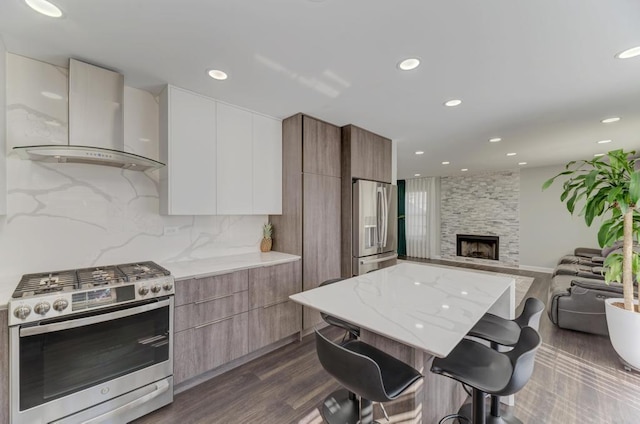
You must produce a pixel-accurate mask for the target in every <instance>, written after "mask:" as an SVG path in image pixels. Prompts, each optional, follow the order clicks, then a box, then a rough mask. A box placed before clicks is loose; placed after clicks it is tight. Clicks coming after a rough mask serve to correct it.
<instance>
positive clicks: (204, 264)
mask: <svg viewBox="0 0 640 424" xmlns="http://www.w3.org/2000/svg"><path fill="white" fill-rule="evenodd" d="M297 260H300V256H296V255H290V254H288V253H280V252H266V253H262V252H255V253H245V254H242V255H232V256H219V257H215V258H207V259H194V260H189V261H180V262H166V263H164V262H160V265H161V266H163V267H165V268H166V269H168V270H169V271H171V274H172V275H173V277H174V278H175V279H176V281H180V280H186V279H189V278H202V277H209V276H212V275H219V274H227V273H229V272H233V271H240V270H242V269H250V268H259V267H263V266H271V265H278V264H284V263H287V262H295V261H297Z"/></svg>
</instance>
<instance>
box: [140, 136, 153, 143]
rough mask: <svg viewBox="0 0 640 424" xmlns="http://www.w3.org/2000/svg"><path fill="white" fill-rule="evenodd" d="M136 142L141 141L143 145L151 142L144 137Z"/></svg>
mask: <svg viewBox="0 0 640 424" xmlns="http://www.w3.org/2000/svg"><path fill="white" fill-rule="evenodd" d="M138 140H140V141H142V142H144V143H148V142H150V141H151V139H150V138H146V137H140V138H139V139H138Z"/></svg>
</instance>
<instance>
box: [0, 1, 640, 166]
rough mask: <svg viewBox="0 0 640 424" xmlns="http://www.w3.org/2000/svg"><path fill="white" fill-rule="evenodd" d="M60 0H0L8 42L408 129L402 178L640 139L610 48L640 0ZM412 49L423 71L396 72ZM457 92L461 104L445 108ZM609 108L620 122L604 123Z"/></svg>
mask: <svg viewBox="0 0 640 424" xmlns="http://www.w3.org/2000/svg"><path fill="white" fill-rule="evenodd" d="M52 1H53V2H54V3H55V4H57V5H58V6H59V7H60V8H61V9H62V10H63V12H64V14H65V16H64V18H62V19H51V18H47V17H44V16H42V15H39V14H37V13H35V12H33V11H32V10H31V9H30V8H28V7H27V6H26V5H25V4H24V1H23V0H1V1H0V34H1V36H2V38H3V39H4V43H5V45H6V47H7V50H8V51H10V52H13V53H18V54H22V55H25V56H29V57H34V58H38V59H41V60H44V61H47V62H51V63H55V64H59V65H66V60H67V59H68V58H69V57H75V58H78V59H82V60H86V61H89V62H92V63H95V64H97V65H102V66H106V67H109V68H112V69H116V70H118V71H120V72H122V73H124V74H125V78H126V83H127V85H130V86H134V87H138V88H143V89H147V90H150V91H153V92H158V91H159V90H160V88H161V87H162V85H163V84H166V83H171V84H174V85H177V86H180V87H184V88H187V89H191V90H193V91H197V92H200V93H203V94H206V95H209V96H212V97H215V98H217V99H221V100H224V101H226V102H229V103H232V104H236V105H240V106H243V107H246V108H249V109H252V110H256V111H259V112H263V113H265V114H268V115H272V116H276V117H280V118H284V117H287V116H290V115H293V114H294V113H297V112H304V113H307V114H309V115H312V116H316V117H318V118H321V119H324V120H326V121H329V122H332V123H335V124H337V125H345V124H348V123H353V124H356V125H358V126H361V127H364V128H367V129H369V130H372V131H374V132H377V133H379V134H381V135H383V136H386V137H389V138H392V139H394V140H398V177H399V178H407V177H408V178H411V177H413V175H414V173H421V174H422V175H452V174H459V173H460V169H461V168H468V169H469V172H470V173H473V172H479V171H483V170H496V169H507V168H513V167H518V165H517V163H518V162H520V161H526V162H527V163H528V165H527V166H529V167H536V166H545V165H553V164H561V163H565V162H567V161H569V160H572V159H580V158H585V159H586V158H590V157H591V156H592V155H593V154H594V153H598V152H601V151H606V150H612V149H614V148H627V149H631V148H640V57H636V58H633V59H628V60H619V59H616V58H615V57H614V55H615V54H616V53H619V52H620V51H622V50H625V49H628V48H630V47H634V46H637V45H640V1H638V0H608V1H602V0H563V1H558V0H535V1H514V0H483V1H469V0H429V1H427V0H411V1H410V0H394V1H389V0H349V1H344V0H324V1H322V0H313V1H311V0H226V1H223V0H217V1H215V0H209V1H205V0H83V1H79V0H52ZM411 56H417V57H420V58H421V60H422V64H421V66H420V67H419V68H418V69H416V70H414V71H410V72H402V71H399V70H398V69H397V68H396V65H397V63H398V62H399V61H400V60H402V59H404V58H407V57H411ZM211 68H217V69H221V70H224V71H226V72H227V73H228V74H229V79H228V80H226V81H224V82H220V81H214V80H212V79H211V78H209V77H208V76H207V75H206V73H205V71H206V70H207V69H211ZM453 98H460V99H462V100H463V101H464V103H463V104H462V105H461V106H459V107H455V108H445V107H444V106H443V105H442V104H443V102H445V101H446V100H449V99H453ZM608 116H620V117H621V118H622V120H621V121H620V122H618V123H614V124H608V125H605V124H602V123H600V120H601V119H602V118H605V117H608ZM490 137H502V139H503V141H502V142H500V143H488V142H487V140H488V139H489V138H490ZM602 139H612V140H613V143H610V144H607V145H604V146H603V145H598V144H596V141H598V140H602ZM416 150H423V151H425V154H424V155H422V156H416V155H414V153H413V152H414V151H416ZM507 152H517V154H518V155H517V156H515V157H506V156H505V154H506V153H507ZM442 161H450V162H451V165H448V166H443V165H441V162H442Z"/></svg>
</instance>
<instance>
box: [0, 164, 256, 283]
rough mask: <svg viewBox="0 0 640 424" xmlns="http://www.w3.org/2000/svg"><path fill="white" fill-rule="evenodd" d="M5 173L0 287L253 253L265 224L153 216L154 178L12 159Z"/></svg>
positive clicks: (155, 212)
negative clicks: (29, 279) (37, 278)
mask: <svg viewBox="0 0 640 424" xmlns="http://www.w3.org/2000/svg"><path fill="white" fill-rule="evenodd" d="M7 171H8V172H7V177H8V198H7V203H8V207H7V209H8V210H7V216H3V217H0V284H9V283H11V284H13V285H15V284H17V281H13V282H12V281H7V278H8V277H15V276H18V277H19V276H20V275H22V274H25V273H33V272H41V271H53V270H60V269H66V268H77V267H87V266H93V265H108V264H114V263H123V262H132V261H142V260H153V261H162V262H173V261H182V260H188V259H199V258H207V257H213V256H223V255H231V254H239V253H249V252H256V251H258V250H259V243H260V239H261V237H262V230H261V227H262V225H263V224H264V223H265V222H266V220H267V216H265V215H257V216H162V215H159V213H158V202H159V197H158V176H157V174H156V175H154V174H146V173H142V172H135V171H127V170H122V169H118V168H110V167H105V166H95V165H85V164H57V163H41V162H31V161H26V160H21V159H18V158H16V157H9V158H8V159H7ZM156 173H157V171H156ZM193 195H194V196H197V195H199V194H198V193H193ZM2 277H4V279H1V278H2ZM11 280H13V278H11Z"/></svg>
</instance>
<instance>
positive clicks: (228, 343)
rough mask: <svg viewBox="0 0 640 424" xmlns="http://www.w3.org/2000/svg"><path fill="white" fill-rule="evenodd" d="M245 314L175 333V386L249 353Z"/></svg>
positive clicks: (246, 315)
mask: <svg viewBox="0 0 640 424" xmlns="http://www.w3.org/2000/svg"><path fill="white" fill-rule="evenodd" d="M248 322H249V316H248V312H245V313H242V314H239V315H234V316H232V317H228V318H223V319H221V320H220V321H217V322H215V323H212V324H210V325H205V326H203V327H198V328H190V329H188V330H185V331H180V332H178V333H176V334H175V338H174V353H173V355H174V359H173V378H174V383H175V384H179V383H182V382H183V381H186V380H188V379H190V378H192V377H195V376H197V375H200V374H202V373H204V372H206V371H209V370H212V369H214V368H216V367H219V366H220V365H224V364H226V363H227V362H230V361H233V360H234V359H236V358H239V357H241V356H244V355H246V354H247V353H249V347H248V339H247V335H248V329H247V327H248Z"/></svg>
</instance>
